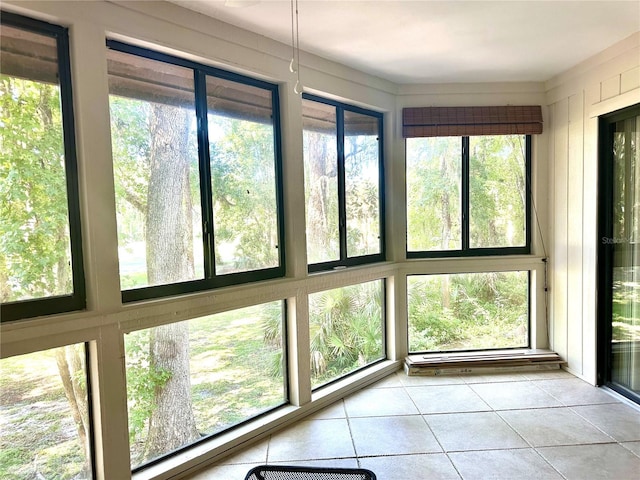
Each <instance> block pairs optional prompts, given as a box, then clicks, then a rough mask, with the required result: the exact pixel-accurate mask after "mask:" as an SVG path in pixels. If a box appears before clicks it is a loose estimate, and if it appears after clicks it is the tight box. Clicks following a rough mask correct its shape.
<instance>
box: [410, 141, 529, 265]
mask: <svg viewBox="0 0 640 480" xmlns="http://www.w3.org/2000/svg"><path fill="white" fill-rule="evenodd" d="M530 141H531V140H530V136H529V135H487V136H472V137H427V138H408V139H407V140H406V149H407V150H406V158H407V256H408V257H410V258H411V257H413V258H415V257H426V256H461V255H492V254H518V253H529V249H530V229H529V223H530V222H529V195H530V169H531V145H530Z"/></svg>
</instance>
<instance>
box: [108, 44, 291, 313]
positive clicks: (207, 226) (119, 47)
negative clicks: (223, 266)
mask: <svg viewBox="0 0 640 480" xmlns="http://www.w3.org/2000/svg"><path fill="white" fill-rule="evenodd" d="M106 45H107V49H111V50H114V51H118V52H122V53H127V54H130V55H135V56H139V57H142V58H146V59H150V60H156V61H159V62H163V63H167V64H171V65H176V66H180V67H185V68H188V69H191V70H193V74H194V107H195V111H196V119H197V125H198V128H197V130H198V131H197V138H198V164H199V175H200V201H201V207H202V238H203V240H202V241H203V248H204V250H203V253H204V278H202V279H196V280H189V281H184V282H178V283H171V284H162V285H151V286H145V287H138V288H132V289H127V290H121V295H122V302H123V303H130V302H136V301H141V300H148V299H153V298H162V297H169V296H175V295H181V294H186V293H193V292H198V291H202V290H209V289H215V288H221V287H227V286H232V285H239V284H244V283H250V282H258V281H263V280H269V279H274V278H281V277H284V276H285V274H286V265H285V246H284V242H285V234H284V199H283V198H284V197H283V191H284V183H283V170H282V132H281V122H280V97H279V87H278V85H277V84H274V83H270V82H267V81H264V80H259V79H256V78H252V77H248V76H245V75H241V74H238V73H234V72H230V71H227V70H222V69H220V68H217V67H212V66H209V65H205V64H201V63H198V62H194V61H191V60H187V59H184V58H180V57H176V56H173V55H169V54H166V53H161V52H158V51H155V50H151V49H148V48H144V47H139V46H136V45H131V44H128V43H124V42H120V41H117V40H112V39H107V42H106ZM207 76H209V77H217V78H220V79H223V80H228V81H232V82H236V83H240V84H244V85H249V86H253V87H258V88H261V89H264V90H266V91H269V92H270V93H271V118H272V124H273V137H274V168H275V191H276V208H277V214H276V217H277V219H276V220H277V223H278V228H277V232H278V245H277V248H278V265H277V266H275V267H269V268H263V269H257V270H250V271H243V272H236V273H227V274H216V273H215V238H214V232H213V225H214V224H213V204H212V187H211V169H210V152H209V138H208V137H209V132H208V118H207V115H208V105H207V96H206V78H207Z"/></svg>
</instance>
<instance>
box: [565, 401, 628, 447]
mask: <svg viewBox="0 0 640 480" xmlns="http://www.w3.org/2000/svg"><path fill="white" fill-rule="evenodd" d="M572 410H573V411H574V412H576V413H577V414H578V415H580V416H581V417H583V418H585V419H586V420H588V421H589V422H591V423H593V424H594V425H595V426H596V427H598V428H599V429H600V430H602V431H603V432H605V433H606V434H607V435H610V436H612V437H613V438H615V439H616V440H617V441H618V442H631V441H636V440H640V412H639V411H638V410H636V409H634V408H632V407H629V406H627V405H625V404H623V403H616V404H611V405H586V406H581V407H572Z"/></svg>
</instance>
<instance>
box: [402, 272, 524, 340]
mask: <svg viewBox="0 0 640 480" xmlns="http://www.w3.org/2000/svg"><path fill="white" fill-rule="evenodd" d="M407 307H408V309H409V351H410V352H424V351H456V350H486V349H499V348H517V347H520V348H526V347H529V272H528V271H516V272H481V273H461V274H445V275H411V276H409V277H407Z"/></svg>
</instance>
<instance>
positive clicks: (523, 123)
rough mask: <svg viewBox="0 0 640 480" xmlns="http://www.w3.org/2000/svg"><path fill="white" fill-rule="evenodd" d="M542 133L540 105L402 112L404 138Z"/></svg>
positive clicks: (413, 108) (417, 108) (426, 108)
mask: <svg viewBox="0 0 640 480" xmlns="http://www.w3.org/2000/svg"><path fill="white" fill-rule="evenodd" d="M539 133H542V108H541V107H540V105H530V106H512V105H509V106H503V107H412V108H404V109H403V110H402V136H403V137H404V138H412V137H446V136H472V135H512V134H519V135H532V134H539Z"/></svg>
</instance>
